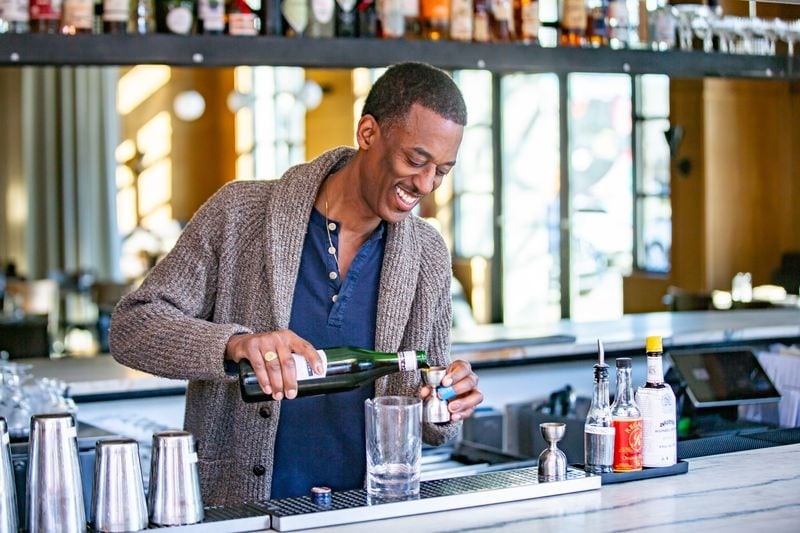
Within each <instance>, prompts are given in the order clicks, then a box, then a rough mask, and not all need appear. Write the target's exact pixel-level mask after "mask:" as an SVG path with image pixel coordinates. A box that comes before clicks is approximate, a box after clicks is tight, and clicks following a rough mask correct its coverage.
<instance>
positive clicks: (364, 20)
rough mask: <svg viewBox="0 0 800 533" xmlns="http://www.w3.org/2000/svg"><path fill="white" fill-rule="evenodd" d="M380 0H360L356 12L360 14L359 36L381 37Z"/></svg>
mask: <svg viewBox="0 0 800 533" xmlns="http://www.w3.org/2000/svg"><path fill="white" fill-rule="evenodd" d="M377 1H378V0H358V4H357V5H356V13H357V14H358V36H359V37H367V38H375V37H380V29H379V26H378V8H377V6H376V4H377Z"/></svg>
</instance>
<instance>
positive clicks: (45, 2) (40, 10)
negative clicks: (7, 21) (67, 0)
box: [30, 0, 61, 20]
mask: <svg viewBox="0 0 800 533" xmlns="http://www.w3.org/2000/svg"><path fill="white" fill-rule="evenodd" d="M30 18H31V20H59V19H61V0H31V3H30Z"/></svg>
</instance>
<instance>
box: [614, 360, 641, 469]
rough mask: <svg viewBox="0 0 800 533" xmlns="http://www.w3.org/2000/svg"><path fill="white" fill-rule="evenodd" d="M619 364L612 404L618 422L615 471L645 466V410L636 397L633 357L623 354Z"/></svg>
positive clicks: (617, 363) (615, 436)
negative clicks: (632, 365)
mask: <svg viewBox="0 0 800 533" xmlns="http://www.w3.org/2000/svg"><path fill="white" fill-rule="evenodd" d="M616 365H617V395H616V397H615V398H614V403H612V404H611V419H612V420H613V422H614V472H631V471H634V470H641V469H642V412H641V411H640V410H639V407H638V406H637V405H636V400H635V399H634V397H633V382H632V380H631V359H630V357H620V358H618V359H617V360H616Z"/></svg>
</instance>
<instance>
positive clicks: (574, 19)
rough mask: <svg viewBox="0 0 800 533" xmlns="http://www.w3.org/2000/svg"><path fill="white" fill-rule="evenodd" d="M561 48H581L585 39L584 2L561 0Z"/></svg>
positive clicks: (582, 0) (580, 0)
mask: <svg viewBox="0 0 800 533" xmlns="http://www.w3.org/2000/svg"><path fill="white" fill-rule="evenodd" d="M559 22H560V26H561V37H560V39H559V42H560V43H561V46H583V45H584V42H585V38H586V4H585V3H584V0H561V10H560V13H559Z"/></svg>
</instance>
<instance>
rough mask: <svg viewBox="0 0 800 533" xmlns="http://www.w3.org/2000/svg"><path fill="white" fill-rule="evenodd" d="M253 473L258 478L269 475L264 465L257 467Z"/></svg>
mask: <svg viewBox="0 0 800 533" xmlns="http://www.w3.org/2000/svg"><path fill="white" fill-rule="evenodd" d="M253 473H254V474H255V475H257V476H263V475H264V474H266V473H267V469H266V468H264V466H263V465H256V466H254V467H253Z"/></svg>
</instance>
